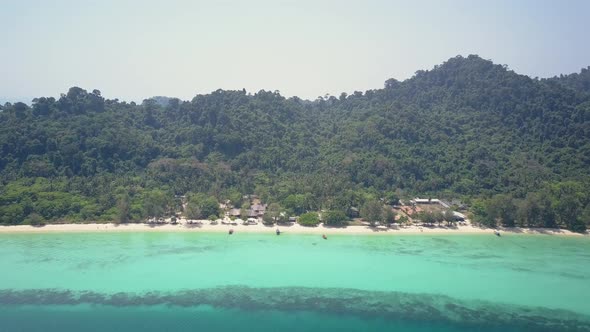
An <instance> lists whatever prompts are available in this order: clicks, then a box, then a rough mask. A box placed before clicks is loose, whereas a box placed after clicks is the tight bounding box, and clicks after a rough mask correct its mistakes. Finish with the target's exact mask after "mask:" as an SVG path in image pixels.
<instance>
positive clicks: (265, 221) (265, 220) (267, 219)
mask: <svg viewBox="0 0 590 332" xmlns="http://www.w3.org/2000/svg"><path fill="white" fill-rule="evenodd" d="M262 223H263V224H265V225H272V224H274V223H275V220H274V219H273V218H272V217H271V216H270V214H268V213H265V214H263V215H262Z"/></svg>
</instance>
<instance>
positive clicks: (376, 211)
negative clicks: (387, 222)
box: [361, 200, 383, 226]
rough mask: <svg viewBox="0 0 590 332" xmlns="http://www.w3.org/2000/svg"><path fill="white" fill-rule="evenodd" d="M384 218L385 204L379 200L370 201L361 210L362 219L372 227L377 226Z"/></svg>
mask: <svg viewBox="0 0 590 332" xmlns="http://www.w3.org/2000/svg"><path fill="white" fill-rule="evenodd" d="M382 216H383V204H381V202H379V201H377V200H369V201H367V202H366V203H365V204H364V205H363V206H362V208H361V217H362V218H363V219H364V220H366V221H368V222H369V223H370V224H371V226H375V223H377V222H379V221H381V220H382V219H381V218H382Z"/></svg>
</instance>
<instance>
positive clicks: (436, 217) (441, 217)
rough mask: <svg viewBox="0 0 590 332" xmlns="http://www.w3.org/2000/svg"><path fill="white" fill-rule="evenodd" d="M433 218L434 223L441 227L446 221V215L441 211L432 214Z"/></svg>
mask: <svg viewBox="0 0 590 332" xmlns="http://www.w3.org/2000/svg"><path fill="white" fill-rule="evenodd" d="M432 218H433V219H434V222H435V223H437V224H439V226H440V223H441V222H443V221H444V220H445V215H444V214H443V213H442V212H441V211H438V210H437V211H434V212H432Z"/></svg>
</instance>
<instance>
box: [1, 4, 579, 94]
mask: <svg viewBox="0 0 590 332" xmlns="http://www.w3.org/2000/svg"><path fill="white" fill-rule="evenodd" d="M589 15H590V1H584V0H581V1H557V0H556V1H496V0H495V1H368V0H365V1H344V0H343V1H318V0H316V1H312V0H309V1H308V0H297V1H277V0H275V1H270V0H268V1H264V0H257V1H173V0H167V1H148V0H143V1H139V0H138V1H125V0H102V1H84V0H76V1H69V0H68V1H66V0H53V1H44V0H43V1H31V0H14V1H9V0H0V45H1V46H0V101H6V100H10V101H13V100H19V99H23V98H24V99H30V98H31V97H37V96H58V95H59V93H61V92H67V90H68V88H69V87H71V86H79V87H82V88H84V89H87V90H92V89H99V90H101V91H102V93H103V96H105V97H107V98H119V99H122V100H136V101H141V100H142V99H144V98H147V97H151V96H154V95H167V96H175V97H180V98H182V99H191V98H192V97H193V96H194V95H195V94H198V93H208V92H211V91H213V90H216V89H218V88H222V89H242V88H245V89H246V90H248V91H250V92H256V91H258V90H261V89H265V90H279V91H281V94H283V95H285V96H293V95H297V96H300V97H302V98H308V99H315V98H316V97H317V96H319V95H322V96H323V95H325V94H326V93H329V94H332V95H339V94H340V93H341V92H347V93H350V92H353V91H355V90H360V91H364V90H367V89H373V88H380V87H382V86H383V82H384V81H385V80H386V79H388V78H392V77H393V78H397V79H400V80H402V79H406V78H408V77H410V76H412V74H413V73H414V72H415V71H416V70H419V69H430V68H432V67H433V66H434V65H436V64H440V63H441V62H443V61H445V60H447V59H448V58H450V57H452V56H455V55H457V54H461V55H468V54H471V53H474V54H479V55H480V56H482V57H483V58H486V59H492V60H493V61H494V62H496V63H500V64H507V65H508V66H509V67H510V68H512V69H514V70H515V71H516V72H518V73H522V74H527V75H530V76H533V77H534V76H539V77H547V76H553V75H557V74H560V73H571V72H578V71H579V69H580V68H582V67H586V66H588V65H590V43H588V36H587V34H588V32H589V31H590V19H588V17H589Z"/></svg>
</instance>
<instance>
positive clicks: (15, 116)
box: [0, 55, 590, 229]
mask: <svg viewBox="0 0 590 332" xmlns="http://www.w3.org/2000/svg"><path fill="white" fill-rule="evenodd" d="M588 82H590V79H589V71H588V69H584V70H582V71H581V72H580V73H579V74H572V75H566V76H563V77H556V78H552V79H544V80H537V79H531V78H529V77H527V76H523V75H518V74H516V73H514V72H512V71H510V70H508V69H507V68H505V67H504V66H500V65H494V64H493V63H492V62H491V61H487V60H484V59H481V58H480V57H478V56H475V55H470V56H468V57H460V56H458V57H455V58H451V59H449V60H448V61H446V62H445V63H443V64H442V65H439V66H436V67H434V68H433V69H432V70H428V71H418V72H417V73H416V75H414V76H413V77H412V78H410V79H407V80H405V81H397V80H394V79H390V80H387V81H386V83H385V87H384V88H383V89H375V90H369V91H366V92H355V93H354V94H351V95H346V94H343V95H342V96H341V97H340V98H336V97H326V98H318V99H317V100H315V101H304V100H301V99H299V98H297V97H293V98H285V97H283V96H281V95H280V94H279V93H278V92H269V91H259V92H258V93H255V94H248V93H246V91H244V90H242V91H223V90H217V91H214V92H212V93H210V94H207V95H198V96H195V97H194V98H193V99H192V100H190V101H180V100H178V99H173V98H163V97H158V98H156V99H147V100H145V101H144V102H143V103H141V104H139V105H137V104H135V103H126V102H121V101H118V100H109V99H105V98H103V97H102V95H101V93H100V91H98V90H93V91H91V92H89V91H86V90H83V89H81V88H78V87H73V88H71V89H70V90H69V91H68V92H67V93H66V94H63V95H62V96H61V97H60V98H58V99H55V98H51V97H49V98H46V97H41V98H36V99H34V100H33V103H32V105H31V106H30V107H29V106H27V105H25V104H22V103H16V104H6V105H4V106H3V107H2V111H1V112H0V148H1V149H2V153H1V154H0V223H3V224H19V223H22V222H24V220H25V218H26V217H27V216H29V215H30V214H31V213H33V212H34V213H37V214H38V215H40V216H42V217H43V219H45V220H46V221H47V222H53V221H58V220H66V221H75V220H87V221H91V220H95V221H96V220H106V219H108V218H112V219H111V220H115V219H118V220H139V219H141V218H144V217H145V216H150V217H160V216H163V215H165V214H166V213H170V212H172V211H177V210H179V208H178V202H177V201H174V200H173V197H175V196H177V195H187V194H188V193H190V192H194V193H201V194H202V195H205V197H209V198H205V199H204V200H205V201H206V202H204V203H203V202H201V200H202V199H201V198H203V197H200V198H199V199H196V200H194V201H193V202H189V205H188V206H187V210H186V211H185V212H186V213H187V215H188V214H189V213H190V214H192V215H193V216H197V215H198V216H200V217H201V218H203V217H206V216H209V215H210V214H216V215H218V214H219V208H218V206H215V207H214V206H213V205H214V204H213V200H215V201H216V202H217V201H225V200H227V199H229V200H231V202H232V203H233V204H234V205H235V206H240V204H241V203H243V202H241V201H242V197H243V195H246V194H258V195H259V197H260V198H261V199H262V200H263V201H264V202H268V201H275V202H280V203H281V206H282V207H284V208H285V209H287V210H290V211H292V212H293V213H294V214H295V215H300V214H302V213H305V212H306V211H317V210H320V209H325V210H340V211H347V212H352V210H351V208H352V207H357V208H358V207H363V206H364V204H365V203H366V202H368V201H374V200H376V199H377V198H380V197H384V198H385V201H384V202H383V203H385V204H395V202H396V201H397V200H398V199H399V198H400V197H401V196H404V197H406V196H410V195H422V194H428V195H433V196H434V195H435V194H436V195H437V196H438V194H440V193H450V194H453V195H458V196H468V197H469V196H470V197H472V198H474V202H475V204H474V206H473V208H474V209H473V211H472V213H473V216H474V218H473V219H474V221H476V222H480V223H482V224H485V225H489V226H492V225H496V223H501V224H503V225H507V226H510V225H514V224H518V225H540V226H547V227H553V226H560V227H568V228H570V229H574V228H576V229H578V228H579V226H578V225H579V224H584V223H585V222H586V220H587V219H586V220H585V219H584V218H583V217H582V215H584V211H585V209H586V207H587V206H588V203H589V199H588V194H587V193H588V192H589V190H588V189H589V186H588V185H587V183H588V182H590V181H589V180H588V178H590V167H589V165H590V140H589V137H590V132H589V131H588V128H590V92H589V91H588V86H589V85H588ZM577 187H580V188H584V189H583V190H580V189H579V188H577ZM117 188H125V190H127V191H128V195H129V199H128V201H126V200H123V201H122V200H121V198H120V195H121V192H118V191H117V190H118V189H117ZM568 188H569V189H568ZM572 188H573V189H572ZM568 190H569V191H568ZM498 195H504V196H498ZM496 196H498V197H496ZM549 201H550V202H551V203H550V204H547V202H549ZM121 203H124V204H121ZM549 206H550V207H549ZM362 210H363V209H362V208H361V212H362ZM365 212H366V211H365ZM369 214H370V215H371V216H368V218H369V219H371V220H373V221H372V222H373V223H374V222H377V221H381V220H379V219H380V218H382V217H383V216H381V217H379V218H378V217H376V215H377V213H374V214H371V213H369ZM350 215H352V213H350ZM437 219H439V218H437Z"/></svg>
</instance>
